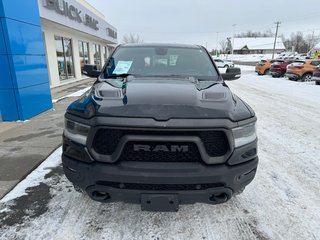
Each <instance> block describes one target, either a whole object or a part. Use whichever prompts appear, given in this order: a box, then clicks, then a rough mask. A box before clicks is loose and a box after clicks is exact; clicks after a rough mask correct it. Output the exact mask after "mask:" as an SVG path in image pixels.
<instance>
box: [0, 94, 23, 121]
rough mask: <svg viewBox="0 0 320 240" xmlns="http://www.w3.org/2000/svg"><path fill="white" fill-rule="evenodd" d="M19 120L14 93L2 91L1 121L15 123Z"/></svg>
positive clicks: (0, 95)
mask: <svg viewBox="0 0 320 240" xmlns="http://www.w3.org/2000/svg"><path fill="white" fill-rule="evenodd" d="M18 119H19V115H18V109H17V104H16V99H15V95H14V91H13V90H12V89H0V121H15V120H18Z"/></svg>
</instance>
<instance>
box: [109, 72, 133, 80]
mask: <svg viewBox="0 0 320 240" xmlns="http://www.w3.org/2000/svg"><path fill="white" fill-rule="evenodd" d="M129 76H135V75H134V74H130V73H122V74H112V75H109V76H106V77H105V79H114V78H127V77H129Z"/></svg>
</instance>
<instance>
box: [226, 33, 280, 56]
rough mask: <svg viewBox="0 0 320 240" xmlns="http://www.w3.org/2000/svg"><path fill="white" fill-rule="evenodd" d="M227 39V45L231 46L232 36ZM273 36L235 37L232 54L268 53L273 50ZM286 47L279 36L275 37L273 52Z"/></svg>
mask: <svg viewBox="0 0 320 240" xmlns="http://www.w3.org/2000/svg"><path fill="white" fill-rule="evenodd" d="M228 40H229V46H232V43H233V40H232V38H231V39H230V38H229V39H228ZM273 45H274V38H272V37H257V38H235V39H234V48H233V52H234V54H270V53H272V52H273ZM285 49H286V48H285V46H284V44H283V41H282V39H281V38H277V41H276V48H275V53H279V52H282V51H284V50H285Z"/></svg>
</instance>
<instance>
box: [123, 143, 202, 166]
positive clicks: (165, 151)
mask: <svg viewBox="0 0 320 240" xmlns="http://www.w3.org/2000/svg"><path fill="white" fill-rule="evenodd" d="M135 146H142V147H143V146H146V147H147V149H146V150H147V151H146V150H144V149H136V150H135ZM157 148H158V150H157ZM120 161H141V162H200V161H201V156H200V153H199V150H198V147H197V145H196V144H195V143H183V142H181V143H180V142H172V143H170V142H165V143H164V142H128V143H126V145H125V147H124V149H123V151H122V154H121V157H120Z"/></svg>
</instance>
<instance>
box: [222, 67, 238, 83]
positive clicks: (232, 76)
mask: <svg viewBox="0 0 320 240" xmlns="http://www.w3.org/2000/svg"><path fill="white" fill-rule="evenodd" d="M221 76H222V78H223V80H225V81H230V80H236V79H239V78H240V77H241V69H240V68H228V69H227V71H226V73H223V74H221Z"/></svg>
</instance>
